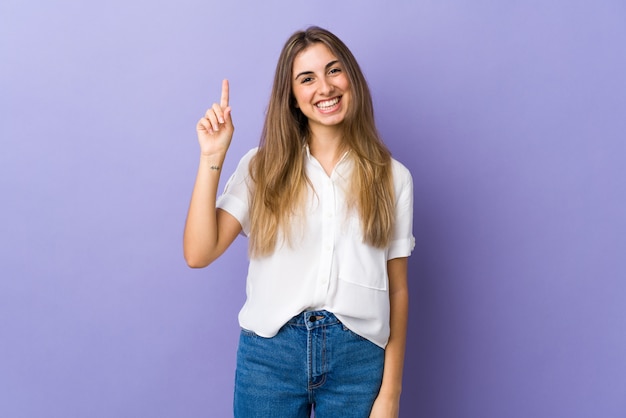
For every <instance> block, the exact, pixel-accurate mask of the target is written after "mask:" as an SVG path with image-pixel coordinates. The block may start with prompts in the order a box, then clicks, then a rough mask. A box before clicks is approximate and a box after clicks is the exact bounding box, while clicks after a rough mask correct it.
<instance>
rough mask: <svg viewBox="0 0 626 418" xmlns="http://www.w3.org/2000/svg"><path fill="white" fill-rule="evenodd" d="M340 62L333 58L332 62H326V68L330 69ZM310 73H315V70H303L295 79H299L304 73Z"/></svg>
mask: <svg viewBox="0 0 626 418" xmlns="http://www.w3.org/2000/svg"><path fill="white" fill-rule="evenodd" d="M338 62H339V60H333V61H331V62H329V63H328V64H326V67H325V69H326V70H328V69H329V68H330V67H332V66H333V65H335V64H337V63H338ZM309 74H315V73H314V72H313V71H302V72H301V73H300V74H298V75H297V76H296V77H295V78H294V80H297V79H298V77H300V76H303V75H309Z"/></svg>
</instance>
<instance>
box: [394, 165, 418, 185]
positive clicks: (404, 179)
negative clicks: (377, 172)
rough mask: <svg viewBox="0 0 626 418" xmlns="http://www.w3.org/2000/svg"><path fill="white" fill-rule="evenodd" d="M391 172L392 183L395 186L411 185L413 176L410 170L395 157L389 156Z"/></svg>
mask: <svg viewBox="0 0 626 418" xmlns="http://www.w3.org/2000/svg"><path fill="white" fill-rule="evenodd" d="M391 173H392V175H393V183H394V185H395V186H396V187H398V186H400V187H402V186H403V185H410V186H412V185H413V177H412V176H411V172H410V171H409V169H408V168H406V166H405V165H404V164H402V163H401V162H400V161H398V160H396V159H395V158H391Z"/></svg>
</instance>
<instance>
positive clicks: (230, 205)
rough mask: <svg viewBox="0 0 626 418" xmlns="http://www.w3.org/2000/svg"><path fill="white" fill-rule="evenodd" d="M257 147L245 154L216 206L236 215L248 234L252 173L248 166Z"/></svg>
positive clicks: (244, 231) (243, 231)
mask: <svg viewBox="0 0 626 418" xmlns="http://www.w3.org/2000/svg"><path fill="white" fill-rule="evenodd" d="M256 150H257V149H256V148H254V149H252V150H250V151H249V152H248V153H247V154H246V155H244V156H243V157H242V158H241V160H240V161H239V164H238V165H237V169H236V170H235V172H234V173H233V174H232V175H231V176H230V178H229V179H228V182H226V186H224V192H223V193H222V194H221V195H220V196H219V197H218V198H217V202H216V207H218V208H220V209H223V210H225V211H226V212H228V213H230V214H231V215H232V216H234V217H235V219H237V220H238V221H239V223H240V224H241V233H242V234H243V235H245V236H248V234H249V233H250V206H249V200H250V182H251V180H250V174H249V170H248V167H249V165H250V160H251V159H252V157H253V156H254V155H255V154H256Z"/></svg>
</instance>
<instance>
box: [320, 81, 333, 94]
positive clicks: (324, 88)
mask: <svg viewBox="0 0 626 418" xmlns="http://www.w3.org/2000/svg"><path fill="white" fill-rule="evenodd" d="M334 89H335V87H334V86H333V84H332V83H330V82H329V80H327V79H326V78H321V79H320V83H319V92H320V94H321V95H324V96H329V95H330V94H331V93H332V91H333V90H334Z"/></svg>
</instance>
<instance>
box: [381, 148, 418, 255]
mask: <svg viewBox="0 0 626 418" xmlns="http://www.w3.org/2000/svg"><path fill="white" fill-rule="evenodd" d="M393 183H394V190H395V194H396V213H395V216H396V219H395V224H394V228H393V235H392V238H391V243H390V245H389V249H388V251H387V260H391V259H393V258H400V257H408V256H409V255H411V252H412V251H413V248H415V237H414V236H413V178H412V177H411V173H410V172H409V170H408V169H407V168H406V167H404V166H403V165H402V164H401V163H399V162H397V161H395V160H393Z"/></svg>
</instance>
